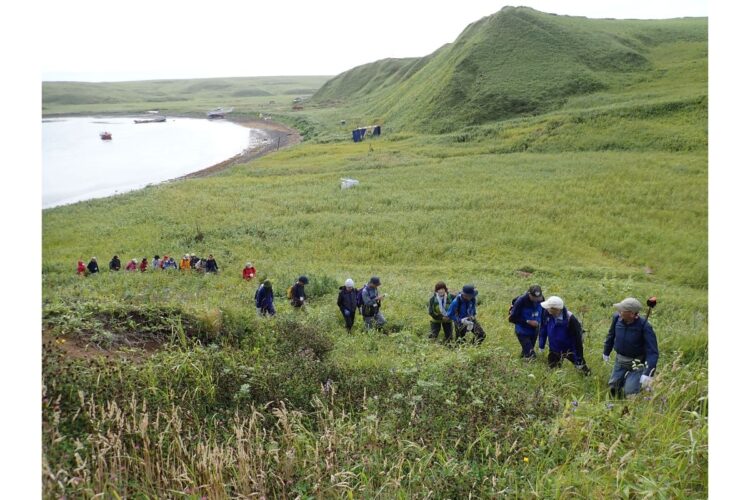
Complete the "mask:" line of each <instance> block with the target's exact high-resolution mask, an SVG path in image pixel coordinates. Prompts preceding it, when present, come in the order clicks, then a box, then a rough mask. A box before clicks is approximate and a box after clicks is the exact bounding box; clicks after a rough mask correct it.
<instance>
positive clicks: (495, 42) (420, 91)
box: [314, 7, 707, 132]
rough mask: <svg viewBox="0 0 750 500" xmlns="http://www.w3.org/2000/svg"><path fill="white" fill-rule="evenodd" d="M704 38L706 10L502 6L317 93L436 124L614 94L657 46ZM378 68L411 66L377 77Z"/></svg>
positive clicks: (393, 117)
mask: <svg viewBox="0 0 750 500" xmlns="http://www.w3.org/2000/svg"><path fill="white" fill-rule="evenodd" d="M706 40H707V23H706V20H705V19H674V20H665V21H619V20H594V19H586V18H578V17H569V16H557V15H553V14H545V13H541V12H537V11H535V10H533V9H529V8H526V7H505V8H503V10H501V11H500V12H498V13H496V14H494V15H492V16H488V17H485V18H483V19H481V20H479V21H477V22H475V23H473V24H471V25H469V26H468V27H467V28H466V29H465V30H464V31H463V33H461V35H460V36H459V37H458V38H457V39H456V41H455V42H454V43H452V44H448V45H446V46H444V47H442V48H440V49H439V50H438V51H436V52H435V53H433V54H431V55H429V56H427V57H425V58H423V59H419V60H414V59H405V60H403V61H401V62H400V64H399V61H397V60H388V61H379V62H375V63H372V64H370V65H364V66H360V67H358V68H354V69H352V70H350V71H348V72H345V73H343V74H341V75H339V76H337V77H335V78H334V79H332V80H331V81H329V82H327V83H326V85H325V86H323V87H322V88H321V89H320V90H319V91H318V93H317V94H316V95H315V96H314V100H318V101H325V100H330V99H333V98H334V96H336V98H339V99H346V100H348V102H349V103H350V105H351V106H352V107H354V108H358V109H363V110H366V112H367V113H368V114H369V115H370V116H371V117H377V118H380V119H381V120H382V121H384V122H385V123H387V124H388V126H389V127H392V128H396V129H408V130H420V131H424V130H427V131H432V132H442V131H446V130H455V129H457V128H460V127H463V126H467V125H477V124H482V123H487V122H492V121H496V120H502V119H508V118H513V117H518V116H529V115H538V114H541V113H544V112H548V111H551V110H554V109H558V108H560V107H561V106H563V105H564V104H565V103H566V102H567V101H568V100H569V99H570V98H573V97H576V96H581V95H588V94H592V93H594V92H600V91H607V90H610V91H611V90H614V91H615V92H618V93H619V92H621V91H622V90H623V89H624V88H625V87H627V86H628V85H631V84H633V83H637V82H639V81H642V80H644V79H653V78H654V77H656V78H658V76H659V73H658V71H655V69H656V65H655V62H656V61H654V58H656V57H659V54H658V53H655V52H658V51H659V50H662V49H665V48H668V50H673V49H674V48H675V47H677V48H678V49H679V50H681V51H682V50H686V49H689V48H690V47H693V46H696V47H700V48H703V49H704V50H705V47H706ZM705 57H706V55H705V54H702V55H701V57H700V59H698V60H699V61H700V60H703V61H704V62H705ZM384 68H385V69H390V71H391V72H395V71H396V70H400V69H401V68H408V69H409V71H405V70H404V71H400V73H399V77H398V78H393V79H391V81H386V82H383V83H381V81H382V80H383V78H382V75H383V74H384V72H385V71H384Z"/></svg>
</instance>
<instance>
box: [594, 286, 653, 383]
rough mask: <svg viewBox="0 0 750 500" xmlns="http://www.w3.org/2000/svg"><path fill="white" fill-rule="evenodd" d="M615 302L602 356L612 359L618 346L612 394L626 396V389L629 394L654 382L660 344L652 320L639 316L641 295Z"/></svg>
mask: <svg viewBox="0 0 750 500" xmlns="http://www.w3.org/2000/svg"><path fill="white" fill-rule="evenodd" d="M613 306H614V307H615V308H616V309H617V313H616V314H615V315H614V316H612V324H611V325H610V327H609V332H608V333H607V338H606V339H605V340H604V352H603V353H602V358H603V359H604V362H605V363H607V362H609V354H610V353H611V352H612V349H613V348H614V350H615V351H616V352H617V356H616V357H615V366H614V368H613V369H612V375H611V376H610V377H609V382H608V384H609V390H610V394H612V396H615V397H622V396H623V392H624V395H625V396H631V395H633V394H637V393H638V392H640V390H641V387H650V386H651V384H652V383H653V377H654V373H655V372H656V363H657V362H658V361H659V346H658V345H657V342H656V334H655V333H654V329H653V328H652V327H651V324H650V323H649V322H648V321H646V320H645V319H643V318H641V317H640V316H638V313H639V312H640V310H641V309H642V307H643V306H642V305H641V303H640V302H639V301H638V300H637V299H634V298H632V297H628V298H626V299H624V300H623V301H622V302H618V303H617V304H613Z"/></svg>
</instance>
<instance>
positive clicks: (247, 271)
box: [242, 262, 255, 281]
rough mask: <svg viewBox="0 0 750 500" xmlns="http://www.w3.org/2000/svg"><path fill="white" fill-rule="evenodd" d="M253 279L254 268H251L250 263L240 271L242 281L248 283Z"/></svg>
mask: <svg viewBox="0 0 750 500" xmlns="http://www.w3.org/2000/svg"><path fill="white" fill-rule="evenodd" d="M253 278H255V267H253V263H252V262H248V263H247V264H245V268H244V269H243V270H242V279H243V280H247V281H250V280H251V279H253Z"/></svg>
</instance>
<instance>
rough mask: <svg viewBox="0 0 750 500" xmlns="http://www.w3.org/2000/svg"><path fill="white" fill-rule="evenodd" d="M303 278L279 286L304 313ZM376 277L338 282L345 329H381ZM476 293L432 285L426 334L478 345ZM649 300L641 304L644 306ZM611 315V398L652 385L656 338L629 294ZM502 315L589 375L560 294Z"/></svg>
mask: <svg viewBox="0 0 750 500" xmlns="http://www.w3.org/2000/svg"><path fill="white" fill-rule="evenodd" d="M136 263H137V259H133V260H131V261H130V262H129V263H128V264H127V266H126V268H125V269H126V270H128V271H135V270H136V269H139V270H140V271H142V272H144V271H146V269H147V267H148V261H147V259H146V258H145V257H144V258H143V259H142V260H141V263H140V265H138V266H137V267H136ZM151 267H152V269H161V270H166V269H178V266H177V263H176V262H175V261H174V259H172V258H170V257H169V256H167V255H165V256H164V257H163V258H160V257H159V256H158V255H155V256H154V259H153V260H152V261H151ZM109 268H110V270H111V271H119V270H120V268H121V264H120V261H119V259H118V257H117V256H116V255H115V256H114V257H113V258H112V260H111V261H110V263H109ZM179 269H182V270H190V269H192V270H197V271H204V272H207V273H217V272H218V271H219V266H218V264H217V263H216V260H215V259H214V257H213V255H210V254H209V256H208V258H207V259H201V258H199V257H197V256H195V255H194V254H185V256H184V257H183V258H182V260H181V261H180V264H179ZM97 272H99V267H98V264H97V262H96V257H92V259H91V261H90V262H89V264H88V265H87V266H84V265H83V261H82V260H79V261H78V273H79V274H85V273H88V274H93V273H97ZM256 275H257V272H256V269H255V267H254V266H253V265H252V263H251V262H248V263H246V264H245V267H244V268H243V271H242V277H243V279H245V280H248V281H249V280H251V279H253V278H255V276H256ZM309 282H310V280H309V279H308V278H307V276H300V277H299V278H297V281H296V282H295V283H294V284H293V285H292V286H290V287H289V288H287V291H286V298H287V300H288V301H289V303H290V305H291V306H292V307H293V308H295V309H297V310H304V309H305V304H306V302H305V301H306V299H307V294H306V292H305V285H307V284H309ZM380 286H381V281H380V278H379V277H377V276H373V277H372V278H370V280H369V281H368V282H367V283H366V284H365V285H364V286H363V287H361V288H359V289H358V288H356V287H355V285H354V280H352V279H351V278H349V279H347V280H346V281H345V282H344V285H343V286H340V287H339V294H338V298H337V300H336V305H337V306H338V308H339V310H340V311H341V315H342V316H343V319H344V326H345V328H346V330H347V331H348V332H350V333H351V330H352V327H353V326H354V321H355V317H356V315H357V312H359V314H360V315H361V316H362V318H363V321H364V326H365V329H366V330H371V329H372V328H373V327H374V328H375V329H376V330H378V331H383V332H384V333H385V331H384V329H383V326H384V325H385V324H386V319H385V317H384V316H383V313H382V311H381V307H382V301H383V299H384V298H385V297H386V296H387V294H384V293H380V291H379V290H378V289H379V288H380ZM478 295H479V290H477V288H476V287H475V286H474V285H471V284H467V285H464V286H463V287H462V289H461V291H460V293H457V294H452V293H451V292H450V291H449V290H448V287H447V285H446V284H445V283H444V282H443V281H439V282H437V283H436V284H435V287H434V293H433V295H432V296H431V297H430V299H429V301H428V303H427V313H428V315H429V317H430V334H429V338H430V339H433V340H437V339H438V337H439V336H440V331H441V330H442V331H443V339H442V342H443V343H445V344H451V343H453V330H454V329H455V334H456V335H455V342H456V343H458V344H463V343H464V342H465V337H466V334H467V333H468V332H471V333H472V339H471V342H472V343H473V344H476V345H480V344H481V343H482V342H483V341H484V339H485V337H486V334H485V332H484V329H483V328H482V325H481V324H480V323H479V321H478V319H477V296H478ZM273 301H274V291H273V286H272V284H271V281H270V280H268V279H265V280H263V282H261V284H260V286H258V288H257V290H256V291H255V307H256V311H257V312H258V314H259V315H261V316H274V315H275V314H276V308H275V307H274V302H273ZM650 305H651V303H649V306H650ZM613 306H614V308H615V309H616V310H617V312H616V313H615V314H614V315H613V316H612V323H611V325H610V328H609V330H608V332H607V336H606V339H605V341H604V349H603V351H602V359H603V360H604V362H605V363H609V361H610V354H611V353H612V350H614V351H615V352H616V356H615V360H614V367H613V370H612V374H611V376H610V378H609V381H608V384H609V388H610V391H611V393H612V395H613V396H617V397H621V396H623V395H625V396H628V395H632V394H636V393H638V392H639V391H640V390H641V387H649V386H650V385H651V384H652V382H653V376H654V373H655V370H656V363H657V361H658V359H659V349H658V345H657V341H656V335H655V334H654V330H653V328H652V327H651V324H650V323H649V322H648V320H647V318H641V317H640V316H639V314H638V313H639V312H640V310H641V309H642V307H643V306H642V305H641V303H640V302H639V301H638V300H637V299H635V298H632V297H628V298H626V299H624V300H622V301H621V302H618V303H616V304H613ZM507 319H508V321H509V322H510V323H513V324H514V325H515V334H516V338H517V339H518V343H519V344H520V346H521V357H522V358H525V359H535V358H536V356H537V354H536V350H535V346H537V343H538V348H539V350H540V351H544V350H545V348H547V347H548V348H549V351H548V355H547V363H548V365H549V367H550V368H556V367H560V366H562V362H563V360H568V361H570V362H571V363H572V364H573V365H574V366H575V368H576V369H577V370H579V371H580V372H581V373H582V374H584V375H589V374H590V373H591V369H590V368H589V367H588V366H587V364H586V360H585V358H584V355H583V334H584V329H583V326H582V325H581V322H580V321H579V320H578V318H577V317H576V316H575V315H574V314H573V313H572V312H571V311H569V310H568V309H567V308H566V307H565V303H564V301H563V299H562V298H560V297H558V296H551V297H550V298H549V299H546V300H545V298H544V295H543V294H542V288H541V286H539V285H532V286H530V287H529V289H528V290H527V292H526V293H524V294H522V295H519V296H518V297H516V298H514V299H513V300H512V301H511V305H510V307H509V309H508V315H507Z"/></svg>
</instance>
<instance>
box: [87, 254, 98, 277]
mask: <svg viewBox="0 0 750 500" xmlns="http://www.w3.org/2000/svg"><path fill="white" fill-rule="evenodd" d="M86 269H88V270H89V274H94V273H98V272H99V264H98V263H97V262H96V257H91V260H90V261H89V263H88V265H87V266H86Z"/></svg>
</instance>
